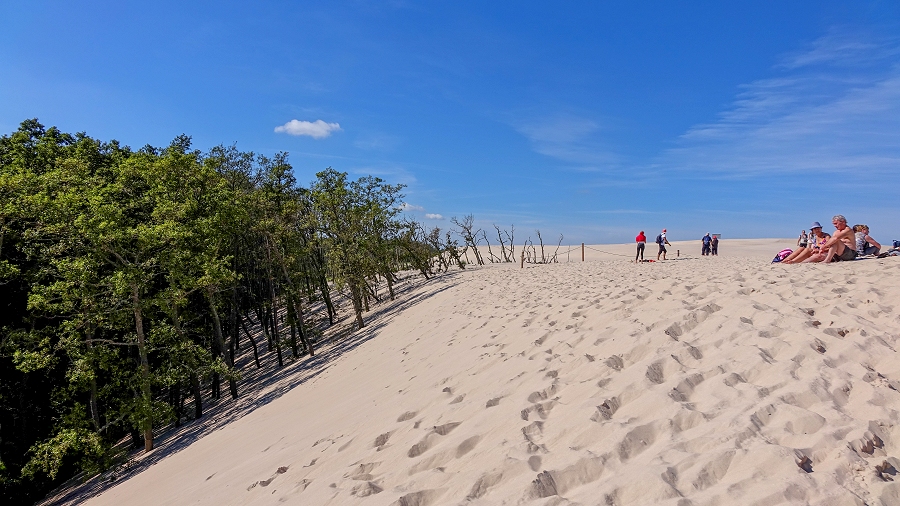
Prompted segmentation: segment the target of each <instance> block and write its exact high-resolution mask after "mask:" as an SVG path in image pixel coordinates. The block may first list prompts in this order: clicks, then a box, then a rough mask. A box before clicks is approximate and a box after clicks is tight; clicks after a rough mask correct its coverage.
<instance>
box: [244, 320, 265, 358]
mask: <svg viewBox="0 0 900 506" xmlns="http://www.w3.org/2000/svg"><path fill="white" fill-rule="evenodd" d="M241 327H243V329H244V333H245V334H247V339H249V340H250V344H251V345H253V360H254V361H256V368H257V369H259V368H260V367H262V366H260V365H259V351H258V350H257V349H256V341H255V340H254V339H253V336H252V335H250V331H249V330H247V325H245V324H244V320H243V319H242V320H241Z"/></svg>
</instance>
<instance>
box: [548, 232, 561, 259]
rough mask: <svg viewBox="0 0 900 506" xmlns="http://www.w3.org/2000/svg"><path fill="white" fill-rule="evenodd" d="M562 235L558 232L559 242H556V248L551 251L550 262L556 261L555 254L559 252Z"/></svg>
mask: <svg viewBox="0 0 900 506" xmlns="http://www.w3.org/2000/svg"><path fill="white" fill-rule="evenodd" d="M562 241H563V235H562V234H559V242H557V243H556V250H555V251H554V252H553V256H552V257H550V263H553V264H555V263H558V261H557V260H556V255H557V254H559V247H560V246H561V245H562Z"/></svg>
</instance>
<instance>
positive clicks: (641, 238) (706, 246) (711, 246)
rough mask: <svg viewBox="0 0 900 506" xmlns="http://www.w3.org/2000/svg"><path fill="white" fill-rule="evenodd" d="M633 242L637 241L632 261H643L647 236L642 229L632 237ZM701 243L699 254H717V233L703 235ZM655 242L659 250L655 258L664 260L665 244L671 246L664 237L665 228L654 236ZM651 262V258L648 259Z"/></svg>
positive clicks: (666, 251)
mask: <svg viewBox="0 0 900 506" xmlns="http://www.w3.org/2000/svg"><path fill="white" fill-rule="evenodd" d="M634 242H636V243H637V253H635V255H634V262H635V263H638V262H643V261H644V248H645V247H646V245H647V236H646V235H644V231H643V230H641V233H639V234H638V235H637V237H635V238H634ZM701 242H702V243H703V248H702V250H701V255H703V256H709V255H718V254H719V235H718V234H716V235H712V234H710V233H709V232H707V233H706V235H704V236H703V239H701ZM656 244H657V245H658V246H659V252H657V253H656V259H657V260H665V259H666V253H668V250H667V249H666V246H671V244H670V243H669V240H668V239H667V238H666V229H662V232H660V234H659V235H657V236H656ZM650 262H652V260H650Z"/></svg>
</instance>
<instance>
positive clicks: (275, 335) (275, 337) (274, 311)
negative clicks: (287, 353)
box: [269, 288, 284, 367]
mask: <svg viewBox="0 0 900 506" xmlns="http://www.w3.org/2000/svg"><path fill="white" fill-rule="evenodd" d="M272 306H273V307H272V308H270V310H269V311H270V312H269V318H270V319H271V320H272V341H273V342H274V343H275V356H276V357H278V367H284V360H283V359H282V358H281V338H280V335H279V332H280V329H279V328H278V306H275V288H272Z"/></svg>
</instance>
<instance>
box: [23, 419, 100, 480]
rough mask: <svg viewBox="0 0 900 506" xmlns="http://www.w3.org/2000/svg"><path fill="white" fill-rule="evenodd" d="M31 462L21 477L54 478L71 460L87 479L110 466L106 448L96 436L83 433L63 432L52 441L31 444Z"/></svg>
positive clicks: (86, 431) (91, 433)
mask: <svg viewBox="0 0 900 506" xmlns="http://www.w3.org/2000/svg"><path fill="white" fill-rule="evenodd" d="M29 452H30V453H31V455H32V457H31V460H29V461H28V463H27V464H25V467H23V468H22V475H23V476H25V477H34V476H35V474H37V473H44V474H46V475H47V476H49V477H50V478H51V479H54V478H56V475H57V474H59V472H60V470H61V469H62V468H63V465H64V464H65V463H66V460H67V459H75V460H76V461H77V466H78V468H79V469H80V470H81V471H83V472H85V473H87V474H88V475H91V474H95V473H98V472H100V471H102V470H104V469H106V468H107V467H108V466H109V464H110V462H111V459H110V456H109V455H110V454H109V446H108V445H107V443H106V442H104V441H103V438H101V437H100V435H99V434H97V433H96V432H93V431H90V430H87V429H79V428H73V429H63V430H61V431H59V432H58V433H56V435H54V436H53V437H52V438H50V439H48V440H46V441H42V442H40V443H37V444H35V445H34V446H32V447H31V449H30V451H29Z"/></svg>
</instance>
